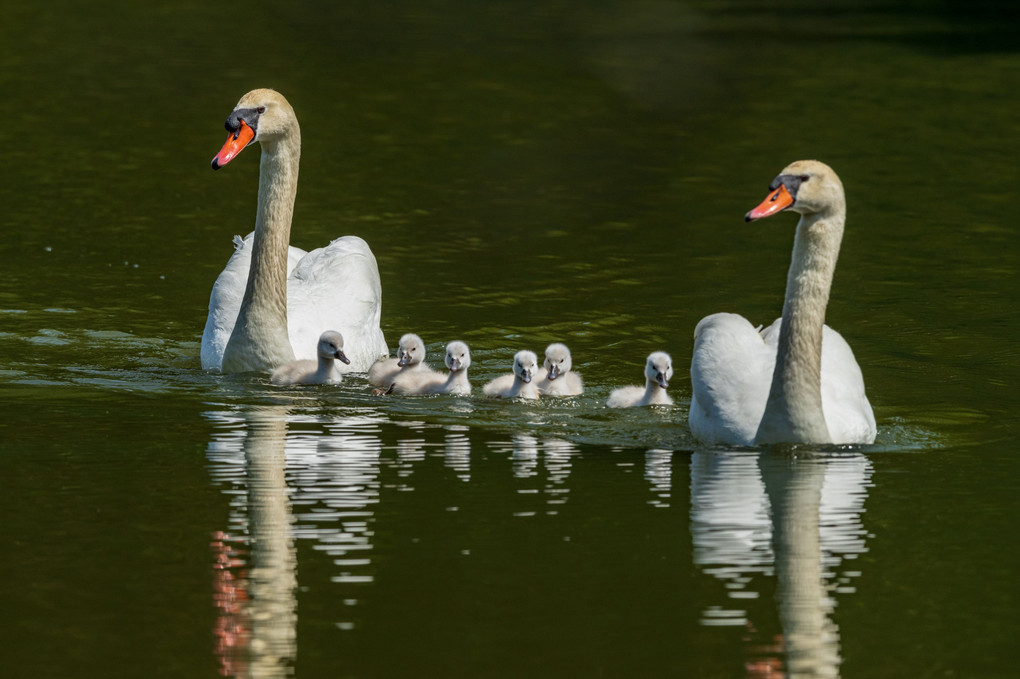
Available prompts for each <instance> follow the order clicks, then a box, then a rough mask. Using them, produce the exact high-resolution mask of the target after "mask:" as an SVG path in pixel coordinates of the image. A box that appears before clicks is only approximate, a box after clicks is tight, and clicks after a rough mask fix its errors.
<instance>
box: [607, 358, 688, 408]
mask: <svg viewBox="0 0 1020 679" xmlns="http://www.w3.org/2000/svg"><path fill="white" fill-rule="evenodd" d="M671 379H673V359H672V358H670V356H669V354H667V353H666V352H665V351H653V352H652V353H650V354H648V359H647V360H646V361H645V386H644V387H620V388H619V389H613V391H612V392H611V393H610V394H609V398H608V399H606V406H607V407H609V408H633V407H636V406H671V405H673V399H672V398H670V396H669V394H667V393H666V388H667V387H668V386H669V381H670V380H671Z"/></svg>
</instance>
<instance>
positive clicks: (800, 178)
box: [797, 174, 811, 182]
mask: <svg viewBox="0 0 1020 679" xmlns="http://www.w3.org/2000/svg"><path fill="white" fill-rule="evenodd" d="M797 179H799V180H801V181H802V182H806V181H807V180H809V179H811V175H809V174H802V175H801V176H799V177H797Z"/></svg>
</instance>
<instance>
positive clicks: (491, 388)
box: [482, 374, 515, 396]
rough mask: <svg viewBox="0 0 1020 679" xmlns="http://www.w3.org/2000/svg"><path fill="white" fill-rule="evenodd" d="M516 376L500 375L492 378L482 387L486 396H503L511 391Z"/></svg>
mask: <svg viewBox="0 0 1020 679" xmlns="http://www.w3.org/2000/svg"><path fill="white" fill-rule="evenodd" d="M514 379H515V378H514V376H513V375H512V374H510V375H500V376H499V377H497V378H496V379H494V380H492V381H491V382H489V383H488V384H486V385H485V386H484V387H482V393H483V394H485V395H486V396H502V395H503V394H506V393H508V392H509V391H510V389H511V388H512V387H513V386H514Z"/></svg>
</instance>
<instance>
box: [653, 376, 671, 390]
mask: <svg viewBox="0 0 1020 679" xmlns="http://www.w3.org/2000/svg"><path fill="white" fill-rule="evenodd" d="M655 381H656V382H658V383H659V386H660V387H662V388H663V389H665V388H667V387H669V382H668V381H667V380H666V375H665V373H655Z"/></svg>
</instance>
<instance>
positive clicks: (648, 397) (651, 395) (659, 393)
mask: <svg viewBox="0 0 1020 679" xmlns="http://www.w3.org/2000/svg"><path fill="white" fill-rule="evenodd" d="M665 395H666V390H665V389H663V388H662V387H661V386H660V385H659V383H658V382H657V381H656V380H653V379H650V378H647V377H646V378H645V395H644V396H642V397H641V400H642V401H643V402H644V403H656V402H658V401H661V400H662V399H663V397H664V396H665Z"/></svg>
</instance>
